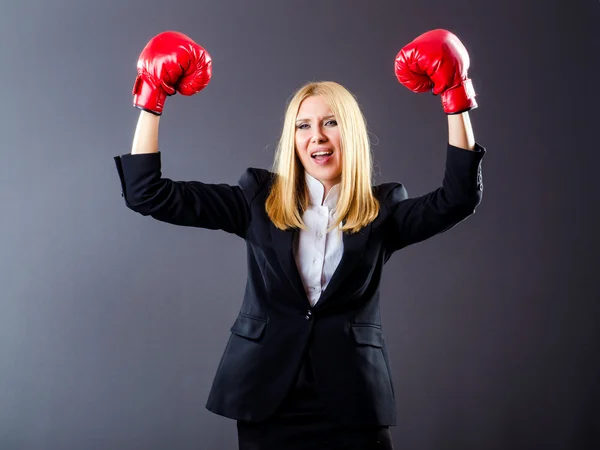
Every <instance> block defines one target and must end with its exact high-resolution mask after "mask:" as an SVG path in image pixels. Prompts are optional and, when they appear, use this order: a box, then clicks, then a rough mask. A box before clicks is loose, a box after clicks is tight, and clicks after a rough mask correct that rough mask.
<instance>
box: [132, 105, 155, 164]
mask: <svg viewBox="0 0 600 450" xmlns="http://www.w3.org/2000/svg"><path fill="white" fill-rule="evenodd" d="M159 122H160V116H157V115H155V114H152V113H149V112H146V111H140V117H139V118H138V123H137V126H136V128H135V134H134V135H133V144H132V146H131V154H132V155H137V154H141V153H158V126H159Z"/></svg>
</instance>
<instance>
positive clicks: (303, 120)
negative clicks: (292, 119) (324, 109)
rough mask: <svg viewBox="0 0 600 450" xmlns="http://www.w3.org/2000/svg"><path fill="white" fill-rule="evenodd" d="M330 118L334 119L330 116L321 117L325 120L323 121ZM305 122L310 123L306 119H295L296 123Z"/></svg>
mask: <svg viewBox="0 0 600 450" xmlns="http://www.w3.org/2000/svg"><path fill="white" fill-rule="evenodd" d="M332 117H335V115H333V114H330V115H328V116H325V117H323V120H325V119H331V118H332ZM306 121H310V119H308V118H306V119H304V118H301V119H296V122H306Z"/></svg>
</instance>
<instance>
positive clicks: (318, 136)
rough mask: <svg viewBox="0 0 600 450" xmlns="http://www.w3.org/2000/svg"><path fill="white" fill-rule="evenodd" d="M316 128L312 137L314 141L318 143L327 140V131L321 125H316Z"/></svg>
mask: <svg viewBox="0 0 600 450" xmlns="http://www.w3.org/2000/svg"><path fill="white" fill-rule="evenodd" d="M314 130H315V131H314V134H313V136H312V139H311V140H312V142H313V143H315V144H318V143H320V142H325V141H326V140H327V137H326V136H325V133H323V130H322V129H321V127H315V128H314Z"/></svg>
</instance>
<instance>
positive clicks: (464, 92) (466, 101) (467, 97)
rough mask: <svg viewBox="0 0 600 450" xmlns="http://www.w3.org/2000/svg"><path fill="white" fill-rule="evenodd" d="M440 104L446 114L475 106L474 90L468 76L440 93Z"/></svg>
mask: <svg viewBox="0 0 600 450" xmlns="http://www.w3.org/2000/svg"><path fill="white" fill-rule="evenodd" d="M442 106H443V108H444V112H445V113H446V114H460V113H463V112H466V111H470V110H472V109H475V108H477V101H476V100H475V90H474V89H473V83H472V82H471V80H470V79H469V78H467V79H465V80H463V81H462V82H461V83H460V84H459V85H458V86H455V87H453V88H450V89H448V90H446V91H444V92H443V93H442Z"/></svg>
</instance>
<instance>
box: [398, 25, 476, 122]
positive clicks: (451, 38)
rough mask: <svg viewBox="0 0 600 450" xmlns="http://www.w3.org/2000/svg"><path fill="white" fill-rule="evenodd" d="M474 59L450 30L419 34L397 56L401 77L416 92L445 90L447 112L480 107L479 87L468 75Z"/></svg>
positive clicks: (439, 92) (399, 78)
mask: <svg viewBox="0 0 600 450" xmlns="http://www.w3.org/2000/svg"><path fill="white" fill-rule="evenodd" d="M469 65H470V60H469V54H468V53H467V49H466V48H465V46H464V45H463V44H462V42H460V40H459V39H458V38H457V37H456V36H455V35H454V34H452V33H450V32H449V31H446V30H432V31H428V32H426V33H424V34H422V35H421V36H419V37H417V38H416V39H415V40H414V41H412V42H411V43H410V44H408V45H406V46H405V47H404V48H403V49H402V50H400V52H399V53H398V55H397V56H396V64H395V72H396V78H398V81H399V82H400V83H402V84H403V85H404V86H406V87H407V88H408V89H410V90H411V91H413V92H429V91H431V90H432V89H433V93H434V94H435V95H438V94H442V105H443V107H444V112H445V113H446V114H460V113H462V112H465V111H469V110H471V109H475V108H477V102H476V101H475V90H474V89H473V84H472V83H471V80H470V79H469V78H468V76H467V71H468V70H469Z"/></svg>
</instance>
